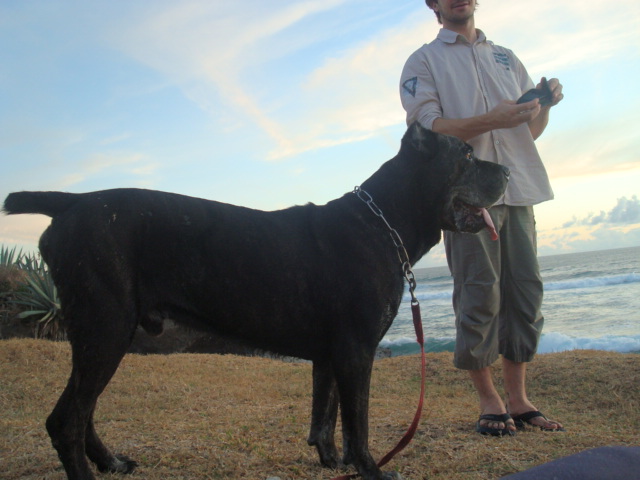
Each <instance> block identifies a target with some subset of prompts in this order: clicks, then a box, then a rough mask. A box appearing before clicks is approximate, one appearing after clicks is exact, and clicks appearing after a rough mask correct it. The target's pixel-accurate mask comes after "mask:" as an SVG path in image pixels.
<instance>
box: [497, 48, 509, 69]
mask: <svg viewBox="0 0 640 480" xmlns="http://www.w3.org/2000/svg"><path fill="white" fill-rule="evenodd" d="M493 58H495V59H496V63H498V64H500V65H502V66H503V67H504V68H505V69H506V70H511V62H510V61H509V55H507V54H506V53H498V52H493Z"/></svg>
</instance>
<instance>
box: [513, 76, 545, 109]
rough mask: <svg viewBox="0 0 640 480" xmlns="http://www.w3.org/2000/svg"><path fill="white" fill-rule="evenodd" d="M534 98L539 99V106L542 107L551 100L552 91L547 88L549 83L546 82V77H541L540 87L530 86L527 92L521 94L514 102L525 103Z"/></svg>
mask: <svg viewBox="0 0 640 480" xmlns="http://www.w3.org/2000/svg"><path fill="white" fill-rule="evenodd" d="M534 98H538V99H540V106H542V107H544V106H545V105H549V104H551V102H552V101H553V92H552V91H551V89H550V88H549V83H548V82H547V79H546V78H543V79H542V84H541V87H540V88H532V89H531V90H529V91H528V92H527V93H525V94H524V95H522V96H521V97H520V98H519V99H518V101H517V102H516V103H527V102H530V101H531V100H533V99H534Z"/></svg>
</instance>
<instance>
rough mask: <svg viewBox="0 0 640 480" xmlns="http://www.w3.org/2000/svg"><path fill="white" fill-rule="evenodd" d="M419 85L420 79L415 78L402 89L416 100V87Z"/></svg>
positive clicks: (408, 81) (403, 85) (404, 84)
mask: <svg viewBox="0 0 640 480" xmlns="http://www.w3.org/2000/svg"><path fill="white" fill-rule="evenodd" d="M417 85H418V77H413V78H410V79H409V80H407V81H406V82H404V83H403V84H402V89H403V90H404V91H405V92H407V93H408V94H409V95H411V96H412V97H414V98H415V96H416V86H417Z"/></svg>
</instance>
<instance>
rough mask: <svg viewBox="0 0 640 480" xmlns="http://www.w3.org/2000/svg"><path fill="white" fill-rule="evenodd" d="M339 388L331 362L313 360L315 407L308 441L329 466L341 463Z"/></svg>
mask: <svg viewBox="0 0 640 480" xmlns="http://www.w3.org/2000/svg"><path fill="white" fill-rule="evenodd" d="M338 398H339V397H338V389H337V386H336V380H335V377H334V376H333V370H332V369H331V365H330V363H329V362H327V361H324V360H316V361H314V362H313V407H312V410H311V431H310V432H309V438H308V439H307V443H308V444H309V445H311V446H315V447H316V449H317V450H318V454H319V455H320V462H321V463H322V464H323V465H325V466H327V467H329V468H336V467H338V466H339V465H340V460H339V457H338V450H337V449H336V445H335V441H334V434H335V429H336V421H337V419H338Z"/></svg>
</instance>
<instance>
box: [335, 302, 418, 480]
mask: <svg viewBox="0 0 640 480" xmlns="http://www.w3.org/2000/svg"><path fill="white" fill-rule="evenodd" d="M411 296H412V297H413V300H412V301H411V313H412V314H413V326H414V328H415V331H416V339H417V341H418V343H419V344H420V357H421V377H422V380H421V382H420V400H419V402H418V408H417V410H416V414H415V416H414V417H413V422H411V425H410V426H409V429H408V430H407V432H406V433H405V434H404V436H403V437H402V438H401V439H400V441H399V442H398V444H397V445H396V446H395V447H394V448H393V450H391V451H390V452H389V453H387V454H386V455H385V456H384V457H382V460H380V461H379V462H378V467H382V466H383V465H386V464H387V463H388V462H389V461H390V460H391V459H392V458H393V457H395V456H396V455H397V454H398V453H400V452H401V451H402V450H403V449H404V447H406V446H407V445H409V442H411V440H412V439H413V436H414V435H415V433H416V430H417V429H418V425H419V423H420V416H421V415H422V406H423V404H424V392H425V377H426V360H425V355H424V333H423V332H422V317H421V315H420V304H419V303H418V300H417V299H416V298H415V296H414V294H413V290H411ZM358 476H359V474H357V473H354V474H351V475H342V476H340V477H336V478H334V479H333V480H348V479H350V478H356V477H358Z"/></svg>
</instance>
